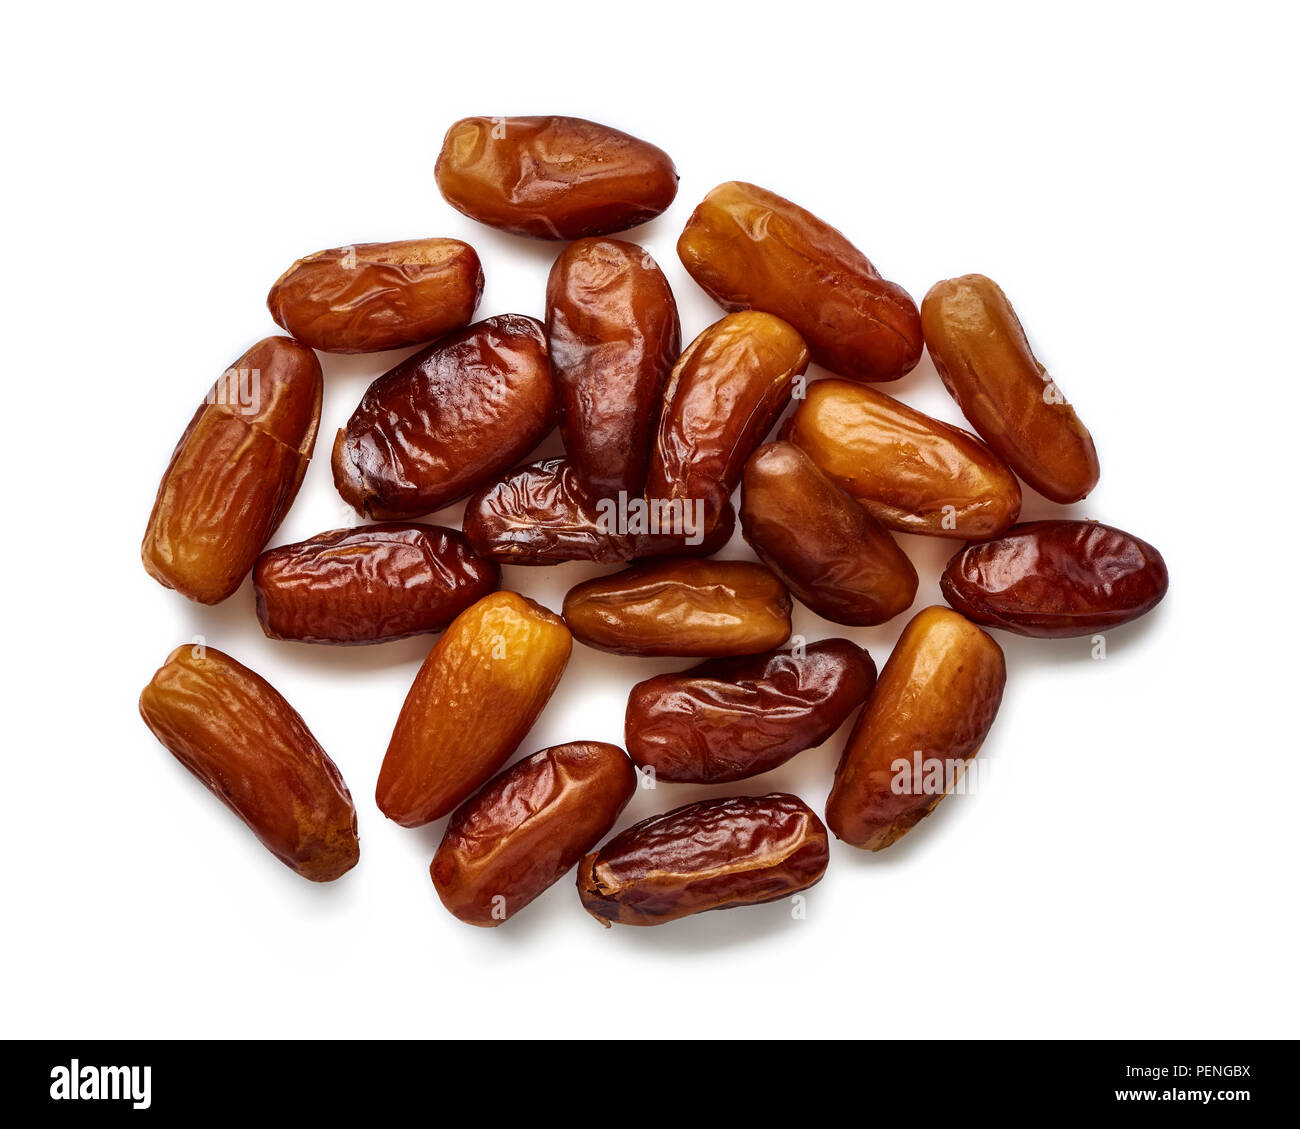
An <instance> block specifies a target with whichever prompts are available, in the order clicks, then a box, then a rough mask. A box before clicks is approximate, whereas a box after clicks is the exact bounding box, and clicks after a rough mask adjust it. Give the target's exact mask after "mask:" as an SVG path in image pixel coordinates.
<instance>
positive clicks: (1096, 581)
mask: <svg viewBox="0 0 1300 1129" xmlns="http://www.w3.org/2000/svg"><path fill="white" fill-rule="evenodd" d="M939 588H940V590H941V591H942V592H943V598H944V599H945V600H947V601H948V603H950V604H951V605H952V606H953V607H954V608H956V609H957V610H958V611H959V612H961V613H962V615H964V616H966V617H967V618H969V619H972V620H974V621H975V622H976V623H981V624H984V625H985V626H987V627H1000V628H1002V629H1003V630H1004V631H1012V632H1015V633H1016V634H1017V635H1031V636H1037V637H1039V638H1062V637H1065V636H1071V635H1091V634H1093V632H1096V631H1104V630H1105V629H1106V628H1109V627H1117V626H1119V625H1120V624H1121V623H1128V622H1129V621H1130V620H1134V619H1137V618H1138V617H1139V616H1143V615H1146V613H1147V612H1149V611H1150V610H1151V609H1152V608H1154V607H1155V606H1156V604H1158V603H1159V602H1160V601H1161V600H1162V599H1164V596H1165V593H1166V592H1167V591H1168V590H1169V570H1168V568H1167V567H1166V566H1165V561H1164V558H1163V557H1162V556H1161V555H1160V553H1159V551H1158V550H1157V549H1156V548H1155V546H1154V545H1149V544H1147V542H1145V541H1143V540H1142V539H1141V538H1138V537H1134V536H1133V535H1132V534H1131V533H1125V532H1124V531H1123V530H1122V529H1115V528H1114V527H1113V526H1109V525H1102V524H1101V523H1099V522H1095V521H1066V520H1056V521H1030V522H1025V523H1024V524H1022V525H1016V526H1012V528H1011V529H1010V530H1008V531H1007V533H1006V534H1005V536H1002V537H999V538H998V539H997V540H996V541H985V542H981V543H979V544H976V545H968V546H967V547H966V548H964V549H963V550H962V551H961V552H959V553H958V554H957V555H956V556H954V557H953V558H952V560H951V561H949V562H948V567H947V568H946V569H945V570H944V573H943V576H942V578H941V579H940V581H939Z"/></svg>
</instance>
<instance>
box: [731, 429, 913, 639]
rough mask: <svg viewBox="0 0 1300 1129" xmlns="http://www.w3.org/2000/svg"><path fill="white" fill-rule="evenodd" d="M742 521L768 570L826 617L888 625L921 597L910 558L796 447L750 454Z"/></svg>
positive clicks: (775, 447) (784, 445)
mask: <svg viewBox="0 0 1300 1129" xmlns="http://www.w3.org/2000/svg"><path fill="white" fill-rule="evenodd" d="M740 520H741V525H742V529H743V531H744V534H745V540H746V541H748V542H749V543H750V544H751V545H752V546H753V547H754V551H755V552H756V553H758V555H759V556H760V557H761V558H762V559H763V562H764V563H765V564H766V565H767V567H768V568H770V569H771V570H772V571H773V572H774V573H776V575H777V576H779V577H780V578H781V581H782V582H783V583H784V584H785V586H786V587H787V588H789V589H790V591H791V592H793V593H794V594H795V595H796V596H797V597H798V598H799V599H800V600H802V601H803V602H804V603H805V604H807V605H808V607H810V608H812V610H813V611H815V612H816V613H817V614H818V615H820V616H824V617H825V618H826V619H829V620H832V621H834V622H835V623H848V624H858V625H864V624H865V625H870V624H877V623H884V622H885V621H886V620H888V619H893V617H894V616H896V615H898V613H899V612H902V611H905V610H906V609H907V608H910V607H911V606H912V601H913V600H914V599H916V586H917V576H916V569H915V568H914V567H912V562H911V561H910V560H908V559H907V555H906V554H905V553H904V552H903V550H902V549H900V548H899V547H898V545H897V544H896V543H895V541H894V539H893V538H892V537H891V536H890V535H889V533H888V532H887V531H886V530H885V529H884V528H883V527H882V526H881V525H880V523H879V522H878V521H876V519H875V518H873V517H872V516H871V514H870V513H869V512H868V511H867V509H866V508H865V507H864V506H860V505H859V504H858V503H857V502H856V501H854V499H853V498H851V497H849V495H848V494H846V493H845V492H844V491H843V490H841V489H840V488H839V487H838V486H836V485H835V483H833V482H832V481H831V480H830V479H829V478H827V477H826V475H824V474H823V473H822V472H821V470H819V469H818V467H817V464H816V463H814V462H813V461H812V459H810V458H809V457H808V456H807V455H806V454H805V453H804V452H803V451H802V450H800V448H798V447H796V446H795V445H794V444H793V443H786V442H777V443H768V444H765V445H764V446H762V447H760V448H759V449H758V450H757V451H755V452H754V453H753V454H752V455H751V456H750V458H749V462H747V463H746V464H745V475H744V493H743V494H742V496H741V505H740Z"/></svg>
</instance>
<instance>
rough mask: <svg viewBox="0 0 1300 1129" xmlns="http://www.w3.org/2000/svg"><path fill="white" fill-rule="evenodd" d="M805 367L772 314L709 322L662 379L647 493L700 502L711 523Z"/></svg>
mask: <svg viewBox="0 0 1300 1129" xmlns="http://www.w3.org/2000/svg"><path fill="white" fill-rule="evenodd" d="M807 367H808V349H807V346H805V345H804V343H803V338H801V337H800V336H799V334H798V333H796V332H795V331H794V330H793V329H792V328H791V327H790V326H789V325H787V324H786V323H785V322H783V321H782V320H781V319H780V318H776V317H773V316H772V315H771V314H763V313H750V312H745V313H738V314H728V315H727V316H726V317H725V318H723V319H722V320H721V321H719V322H715V323H714V324H713V325H711V326H709V328H708V329H706V330H705V331H704V332H703V333H701V334H700V335H699V336H698V337H697V338H696V339H695V340H694V341H692V342H691V344H690V345H689V346H688V347H687V349H686V352H684V353H683V354H682V356H681V359H680V360H678V362H677V364H676V365H675V366H674V367H673V371H672V375H671V376H669V378H668V386H667V388H666V389H665V391H664V407H663V414H662V415H661V416H660V417H659V432H658V434H657V436H656V438H655V446H654V451H653V453H652V455H651V458H650V473H649V476H648V479H647V482H646V497H647V498H652V499H656V500H659V501H664V502H674V501H683V502H687V503H691V504H697V503H698V504H700V505H702V506H703V508H704V518H705V521H706V523H707V524H710V525H711V524H712V523H713V522H714V521H716V520H717V517H718V515H719V514H720V513H721V512H722V507H723V505H724V504H725V503H726V501H727V499H728V497H730V495H731V492H732V491H733V490H735V488H736V487H737V486H738V485H739V483H740V475H741V471H742V470H743V469H744V466H745V460H746V459H747V458H749V456H750V453H751V452H752V451H753V450H754V448H755V447H757V446H758V445H759V444H760V443H761V442H762V441H763V439H764V438H765V437H766V436H767V433H768V432H769V431H771V430H772V425H773V424H774V423H775V422H776V419H777V416H779V415H780V414H781V412H782V410H783V409H784V408H785V405H786V404H787V403H788V402H789V400H790V390H791V383H792V382H793V380H794V378H795V377H796V376H799V375H801V374H802V373H803V372H804V370H805V369H807Z"/></svg>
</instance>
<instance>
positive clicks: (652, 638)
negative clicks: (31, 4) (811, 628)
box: [564, 559, 790, 657]
mask: <svg viewBox="0 0 1300 1129" xmlns="http://www.w3.org/2000/svg"><path fill="white" fill-rule="evenodd" d="M564 621H565V622H566V623H567V624H568V625H569V630H570V631H572V632H573V634H574V635H575V636H576V637H577V638H578V639H580V640H581V641H582V642H584V643H586V644H587V646H589V647H595V648H596V649H597V650H601V651H613V652H614V653H616V654H622V655H683V656H687V657H691V656H700V657H705V656H715V655H752V654H757V653H759V652H761V651H770V650H772V649H773V648H775V647H779V646H780V645H781V644H782V643H784V642H785V641H786V640H787V639H788V638H790V594H789V593H788V592H787V591H786V590H785V586H784V585H783V584H782V583H781V582H780V581H779V580H778V579H777V578H776V577H775V576H773V575H772V573H771V572H769V571H768V570H767V569H766V568H764V567H763V566H762V565H759V564H753V563H751V562H749V561H715V560H679V559H669V560H661V561H652V562H648V563H646V564H639V565H633V566H632V567H631V568H627V569H624V570H623V571H622V572H616V573H615V574H614V575H613V576H599V577H596V578H595V579H592V580H587V581H584V582H583V583H582V584H579V585H577V586H576V587H574V588H571V589H569V592H568V595H566V596H565V597H564Z"/></svg>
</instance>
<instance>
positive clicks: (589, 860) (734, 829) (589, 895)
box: [578, 792, 830, 928]
mask: <svg viewBox="0 0 1300 1129" xmlns="http://www.w3.org/2000/svg"><path fill="white" fill-rule="evenodd" d="M829 861H830V843H829V840H828V837H827V834H826V828H825V827H824V826H823V825H822V821H821V820H820V819H818V818H817V816H816V814H814V812H813V811H812V810H811V809H810V808H809V807H808V805H807V804H805V803H804V802H803V801H802V800H801V799H799V798H798V797H797V796H791V795H789V794H788V793H784V792H773V793H772V794H771V795H768V796H738V797H736V798H735V799H723V800H701V801H700V802H698V803H694V804H686V805H685V806H684V807H680V808H675V809H674V810H673V811H670V812H666V813H665V814H663V815H656V816H652V817H651V818H650V819H645V820H642V821H641V822H640V823H638V824H636V825H634V826H632V827H629V828H628V829H627V830H626V831H624V832H623V833H622V834H621V835H617V836H615V837H614V838H613V839H611V840H610V841H609V842H608V843H606V844H605V846H603V847H602V848H601V849H600V850H599V851H596V852H595V853H594V854H589V855H587V857H586V858H584V859H583V860H582V862H581V863H579V864H578V895H579V897H581V898H582V904H583V906H584V907H585V908H586V910H587V912H588V913H589V914H591V916H592V917H594V918H595V919H596V920H597V921H599V922H600V923H601V924H602V925H604V926H605V927H606V928H608V927H609V926H610V925H611V924H613V923H617V924H619V925H662V924H664V923H665V922H667V921H675V920H677V918H679V917H688V916H690V915H691V914H693V913H703V912H705V911H706V910H712V909H732V908H733V907H735V906H752V905H758V904H760V903H762V902H774V901H777V900H779V899H780V898H788V897H790V896H791V895H792V894H797V893H798V892H799V891H800V890H806V889H808V887H810V886H815V885H816V884H817V883H818V882H820V881H821V878H822V875H823V874H825V873H826V865H827V863H828V862H829Z"/></svg>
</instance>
